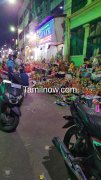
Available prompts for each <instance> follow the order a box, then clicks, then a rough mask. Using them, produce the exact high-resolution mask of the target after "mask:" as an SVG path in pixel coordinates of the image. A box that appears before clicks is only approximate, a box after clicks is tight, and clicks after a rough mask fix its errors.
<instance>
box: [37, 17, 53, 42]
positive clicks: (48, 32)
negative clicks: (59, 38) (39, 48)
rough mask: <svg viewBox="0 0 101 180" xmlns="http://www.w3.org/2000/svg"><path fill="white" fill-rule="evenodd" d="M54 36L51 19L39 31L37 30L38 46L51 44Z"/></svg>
mask: <svg viewBox="0 0 101 180" xmlns="http://www.w3.org/2000/svg"><path fill="white" fill-rule="evenodd" d="M53 35H54V19H51V20H50V21H48V22H47V23H46V24H44V25H43V26H42V27H41V28H40V29H38V30H37V41H38V44H39V45H41V44H44V43H48V42H51V41H52V40H53Z"/></svg>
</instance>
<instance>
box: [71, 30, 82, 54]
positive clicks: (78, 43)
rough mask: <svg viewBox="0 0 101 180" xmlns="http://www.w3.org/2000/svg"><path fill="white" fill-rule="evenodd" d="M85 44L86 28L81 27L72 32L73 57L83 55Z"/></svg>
mask: <svg viewBox="0 0 101 180" xmlns="http://www.w3.org/2000/svg"><path fill="white" fill-rule="evenodd" d="M83 44H84V28H83V27H79V28H75V29H73V30H72V31H71V46H70V52H71V55H82V54H83Z"/></svg>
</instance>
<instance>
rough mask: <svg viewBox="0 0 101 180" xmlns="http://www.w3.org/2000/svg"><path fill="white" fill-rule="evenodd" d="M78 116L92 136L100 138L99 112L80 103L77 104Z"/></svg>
mask: <svg viewBox="0 0 101 180" xmlns="http://www.w3.org/2000/svg"><path fill="white" fill-rule="evenodd" d="M77 109H78V113H79V115H80V117H81V118H82V119H83V121H84V122H85V121H86V122H85V123H86V125H87V127H88V131H89V133H90V134H92V135H93V136H94V137H96V138H97V137H98V138H99V137H100V138H101V112H99V113H97V112H95V109H92V108H89V107H87V106H86V105H84V104H82V103H78V104H77Z"/></svg>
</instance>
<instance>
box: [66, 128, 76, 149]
mask: <svg viewBox="0 0 101 180" xmlns="http://www.w3.org/2000/svg"><path fill="white" fill-rule="evenodd" d="M77 139H78V129H77V127H76V126H72V127H70V128H69V129H68V130H67V132H66V134H65V136H64V144H65V145H66V147H67V148H68V150H70V151H71V150H72V148H73V146H74V144H75V143H76V140H77ZM71 141H72V142H71Z"/></svg>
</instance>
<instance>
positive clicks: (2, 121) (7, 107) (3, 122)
mask: <svg viewBox="0 0 101 180" xmlns="http://www.w3.org/2000/svg"><path fill="white" fill-rule="evenodd" d="M22 92H23V86H22V85H19V84H14V83H12V82H11V81H9V80H3V81H2V83H1V85H0V129H1V130H3V131H5V132H13V131H15V130H16V128H17V126H18V124H19V118H20V116H21V112H20V104H21V101H22V95H21V93H22Z"/></svg>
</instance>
